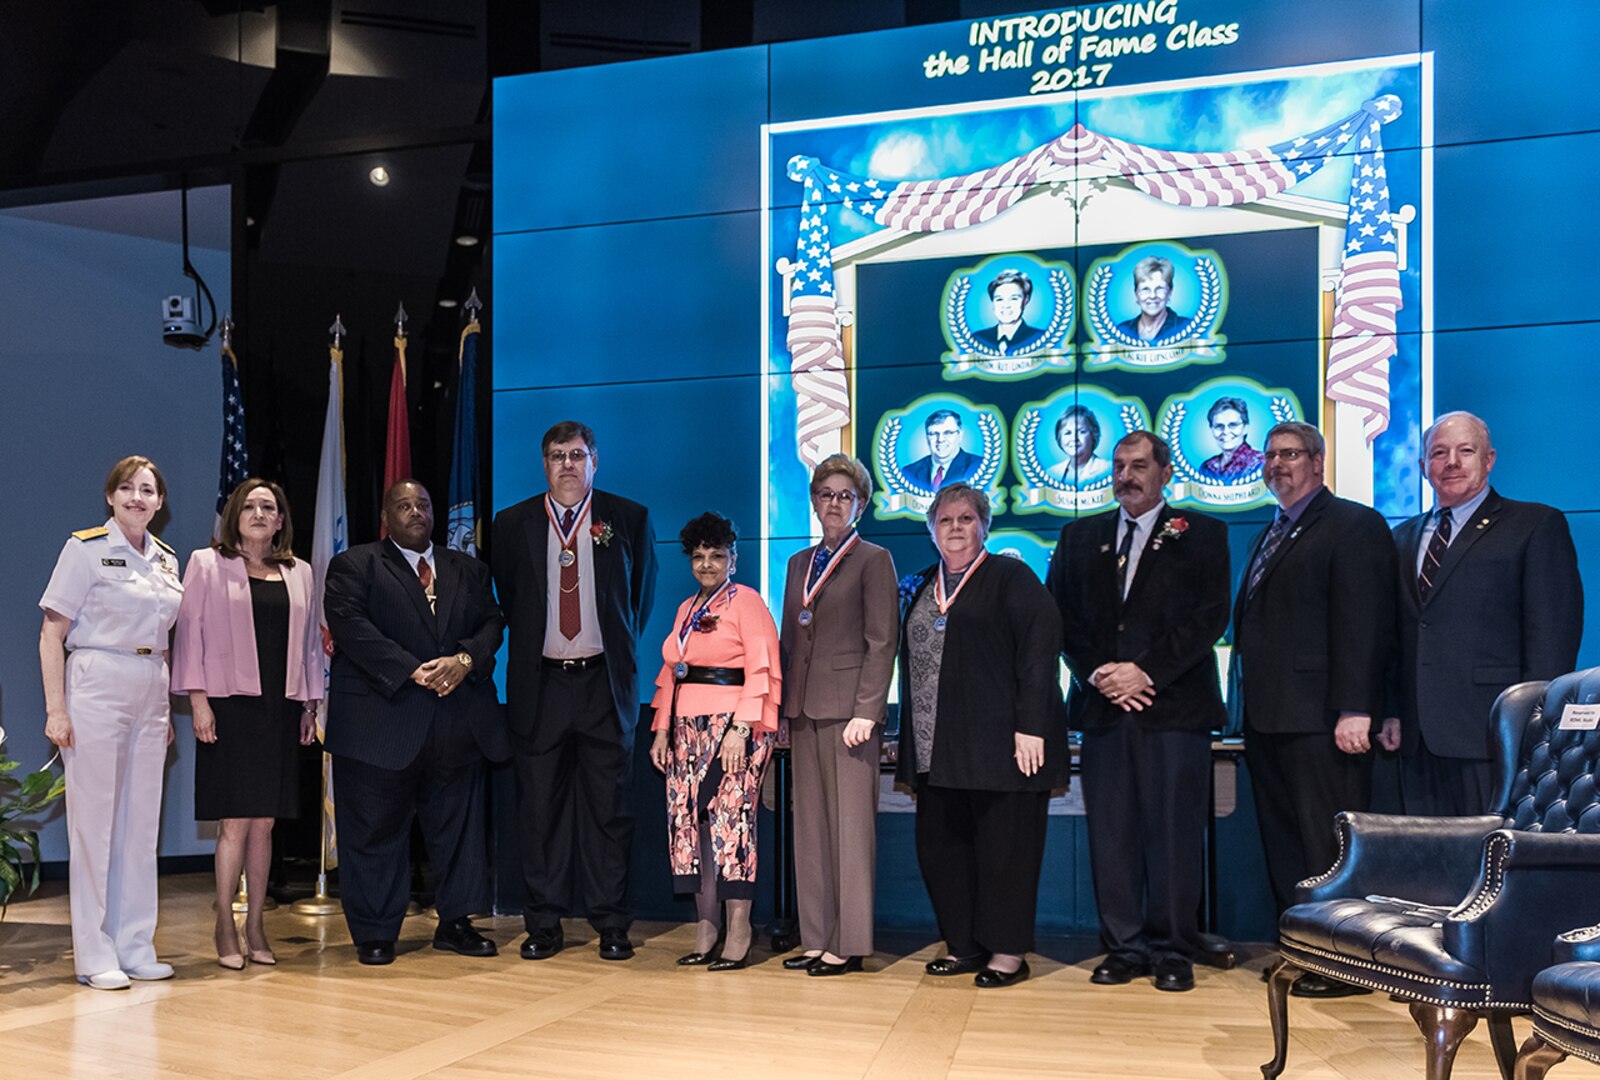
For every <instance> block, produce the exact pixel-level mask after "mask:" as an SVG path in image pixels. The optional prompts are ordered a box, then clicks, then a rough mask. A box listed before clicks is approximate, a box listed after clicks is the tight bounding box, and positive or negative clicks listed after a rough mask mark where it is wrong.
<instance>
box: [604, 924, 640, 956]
mask: <svg viewBox="0 0 1600 1080" xmlns="http://www.w3.org/2000/svg"><path fill="white" fill-rule="evenodd" d="M600 959H602V960H632V959H633V942H631V941H629V940H628V932H627V931H626V930H602V931H600Z"/></svg>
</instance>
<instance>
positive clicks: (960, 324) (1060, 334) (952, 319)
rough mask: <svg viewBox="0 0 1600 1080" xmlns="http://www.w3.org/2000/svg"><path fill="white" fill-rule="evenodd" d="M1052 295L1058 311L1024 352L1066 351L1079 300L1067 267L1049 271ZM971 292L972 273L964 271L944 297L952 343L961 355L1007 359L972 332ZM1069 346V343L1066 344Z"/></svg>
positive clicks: (946, 319) (946, 320)
mask: <svg viewBox="0 0 1600 1080" xmlns="http://www.w3.org/2000/svg"><path fill="white" fill-rule="evenodd" d="M1048 282H1049V285H1050V295H1051V296H1052V297H1053V298H1054V299H1055V311H1054V312H1053V313H1052V314H1051V316H1050V322H1049V323H1048V324H1047V325H1046V326H1045V328H1044V333H1043V335H1042V336H1041V337H1040V338H1039V344H1038V346H1037V347H1035V348H1032V349H1029V350H1028V352H1027V353H1025V354H1024V355H1031V354H1033V353H1042V352H1064V351H1067V350H1066V349H1063V348H1062V341H1063V339H1064V338H1065V337H1066V336H1067V333H1068V331H1070V330H1071V329H1072V313H1073V305H1074V304H1075V303H1076V302H1077V297H1076V295H1075V294H1076V290H1075V289H1074V288H1073V285H1072V275H1071V274H1068V273H1067V272H1066V271H1065V270H1062V269H1059V268H1055V269H1052V270H1051V271H1050V275H1049V278H1048ZM971 292H972V275H971V274H963V275H961V277H959V278H957V279H956V284H955V286H954V287H953V288H952V289H951V290H950V295H949V296H948V297H946V298H945V304H944V324H945V326H947V327H949V328H950V342H951V344H952V345H954V346H955V351H956V352H957V353H958V354H966V355H968V356H986V357H991V358H993V359H996V360H999V359H1003V358H1008V354H1004V353H1001V352H1000V350H999V349H996V348H995V347H993V346H992V345H988V344H986V343H984V342H982V341H979V340H978V339H977V338H976V337H974V336H973V334H972V328H971V327H970V326H968V325H967V318H966V311H967V297H968V296H969V295H970V294H971ZM1067 349H1070V346H1068V347H1067Z"/></svg>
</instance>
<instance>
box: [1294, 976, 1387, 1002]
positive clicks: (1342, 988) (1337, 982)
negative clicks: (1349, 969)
mask: <svg viewBox="0 0 1600 1080" xmlns="http://www.w3.org/2000/svg"><path fill="white" fill-rule="evenodd" d="M1289 993H1291V994H1293V995H1294V996H1295V997H1303V998H1342V997H1355V996H1356V995H1357V994H1370V993H1372V991H1371V990H1369V989H1367V988H1366V987H1365V986H1357V985H1355V984H1354V983H1347V982H1345V981H1344V980H1342V979H1332V978H1329V977H1328V976H1326V975H1319V974H1317V973H1316V972H1315V971H1308V972H1306V973H1305V974H1304V975H1301V976H1300V977H1299V978H1298V979H1296V980H1295V981H1294V985H1293V986H1292V987H1290V988H1289Z"/></svg>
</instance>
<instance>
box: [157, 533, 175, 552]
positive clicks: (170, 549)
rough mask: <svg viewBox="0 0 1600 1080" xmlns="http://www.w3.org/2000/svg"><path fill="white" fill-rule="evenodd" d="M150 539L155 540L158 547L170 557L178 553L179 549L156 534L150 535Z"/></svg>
mask: <svg viewBox="0 0 1600 1080" xmlns="http://www.w3.org/2000/svg"><path fill="white" fill-rule="evenodd" d="M150 539H152V540H154V541H155V542H156V546H157V547H159V548H160V549H161V550H163V551H165V552H166V553H167V554H168V555H176V554H177V553H178V549H177V548H175V547H173V546H172V545H171V544H169V543H167V542H166V541H165V540H163V539H161V537H159V536H157V535H156V534H155V533H151V534H150Z"/></svg>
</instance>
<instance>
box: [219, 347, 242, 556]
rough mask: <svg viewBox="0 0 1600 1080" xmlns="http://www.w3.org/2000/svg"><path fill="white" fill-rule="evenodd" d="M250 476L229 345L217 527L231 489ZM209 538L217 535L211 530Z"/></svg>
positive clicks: (236, 364)
mask: <svg viewBox="0 0 1600 1080" xmlns="http://www.w3.org/2000/svg"><path fill="white" fill-rule="evenodd" d="M249 477H250V454H249V451H248V450H247V449H246V448H245V438H244V393H243V392H242V391H241V390H240V388H239V360H238V358H237V357H236V356H234V354H233V346H232V345H224V346H223V347H222V460H221V461H220V462H219V463H218V466H217V525H218V528H219V529H220V527H221V522H222V508H223V507H224V506H226V505H227V503H228V496H229V495H232V494H233V489H234V488H236V487H238V486H239V485H240V484H242V483H244V482H245V481H246V480H247V479H249ZM212 535H213V536H216V535H218V530H217V529H213V530H212Z"/></svg>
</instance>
